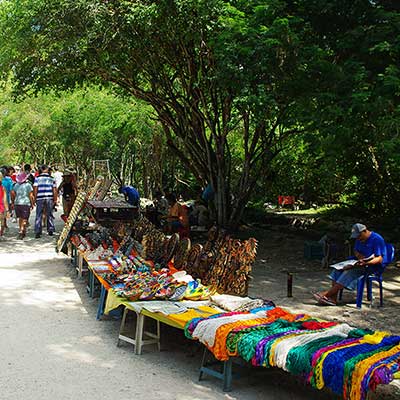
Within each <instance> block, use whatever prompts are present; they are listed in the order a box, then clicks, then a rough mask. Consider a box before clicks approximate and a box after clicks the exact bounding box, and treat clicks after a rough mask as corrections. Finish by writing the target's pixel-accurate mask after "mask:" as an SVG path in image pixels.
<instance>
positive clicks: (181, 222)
mask: <svg viewBox="0 0 400 400" xmlns="http://www.w3.org/2000/svg"><path fill="white" fill-rule="evenodd" d="M166 199H167V200H168V204H169V211H168V215H166V216H165V217H164V219H165V220H166V221H167V225H166V231H167V232H169V233H177V232H180V231H181V230H182V229H188V228H189V216H188V212H187V209H186V207H185V206H184V205H182V204H180V203H179V202H178V201H177V199H176V196H175V195H174V194H172V193H169V194H168V195H167V196H166Z"/></svg>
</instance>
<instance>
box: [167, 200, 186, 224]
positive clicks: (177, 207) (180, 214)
mask: <svg viewBox="0 0 400 400" xmlns="http://www.w3.org/2000/svg"><path fill="white" fill-rule="evenodd" d="M168 216H169V217H176V218H178V220H179V222H180V223H181V224H182V226H184V227H188V226H189V215H188V212H187V208H186V207H185V206H183V205H182V204H179V203H178V202H176V203H175V204H174V205H173V206H171V208H170V209H169V214H168Z"/></svg>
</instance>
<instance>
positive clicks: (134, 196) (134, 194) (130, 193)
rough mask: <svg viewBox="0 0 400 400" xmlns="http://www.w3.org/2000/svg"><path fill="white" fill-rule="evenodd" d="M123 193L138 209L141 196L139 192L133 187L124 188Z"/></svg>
mask: <svg viewBox="0 0 400 400" xmlns="http://www.w3.org/2000/svg"><path fill="white" fill-rule="evenodd" d="M122 193H123V194H124V195H125V196H127V197H128V203H129V204H130V205H132V206H135V207H138V206H139V201H140V196H139V192H138V191H137V190H136V189H135V188H134V187H133V186H124V187H123V188H122Z"/></svg>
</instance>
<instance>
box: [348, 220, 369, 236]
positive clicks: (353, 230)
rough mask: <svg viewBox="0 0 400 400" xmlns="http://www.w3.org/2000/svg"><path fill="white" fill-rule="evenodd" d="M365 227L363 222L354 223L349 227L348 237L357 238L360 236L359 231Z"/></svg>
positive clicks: (365, 228) (364, 229)
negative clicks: (349, 233)
mask: <svg viewBox="0 0 400 400" xmlns="http://www.w3.org/2000/svg"><path fill="white" fill-rule="evenodd" d="M366 230H367V227H366V226H365V225H364V224H360V223H357V224H354V225H353V226H352V228H351V235H350V239H357V238H358V237H359V236H360V233H361V232H363V231H366Z"/></svg>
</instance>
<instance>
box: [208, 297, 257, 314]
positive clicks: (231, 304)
mask: <svg viewBox="0 0 400 400" xmlns="http://www.w3.org/2000/svg"><path fill="white" fill-rule="evenodd" d="M211 300H212V302H213V303H215V304H216V305H217V306H219V307H222V308H223V309H224V310H227V311H250V310H252V309H253V308H257V307H262V306H263V305H264V304H265V301H264V300H263V299H252V298H251V297H239V296H232V295H230V294H215V295H214V296H211Z"/></svg>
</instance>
